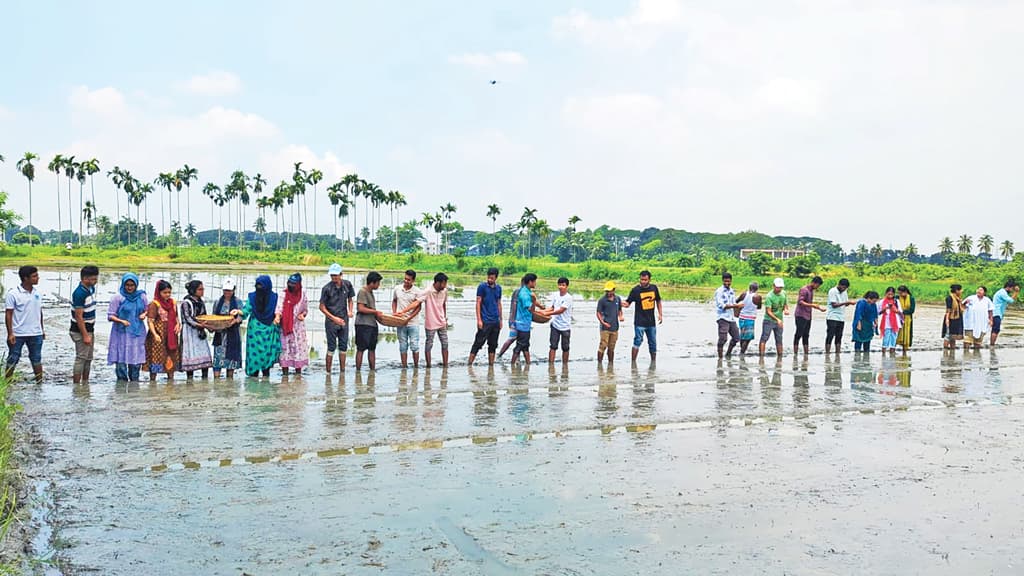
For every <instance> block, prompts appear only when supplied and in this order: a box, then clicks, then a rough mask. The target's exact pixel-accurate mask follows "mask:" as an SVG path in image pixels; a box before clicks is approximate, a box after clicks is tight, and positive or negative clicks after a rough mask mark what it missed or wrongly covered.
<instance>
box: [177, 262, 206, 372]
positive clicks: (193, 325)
mask: <svg viewBox="0 0 1024 576" xmlns="http://www.w3.org/2000/svg"><path fill="white" fill-rule="evenodd" d="M185 290H186V291H187V292H188V295H187V296H185V298H183V299H182V301H181V322H182V327H181V370H183V371H184V372H185V378H187V379H188V380H191V379H192V373H193V372H195V371H196V370H201V371H202V374H203V378H206V377H207V376H209V374H210V372H209V371H210V366H213V357H212V356H210V344H209V342H208V341H207V340H206V330H207V328H208V326H207V324H206V323H205V322H201V321H199V320H198V319H197V317H198V316H205V315H206V303H205V302H203V293H204V292H205V288H204V286H203V283H202V282H200V281H199V280H192V281H191V282H189V283H188V284H186V285H185Z"/></svg>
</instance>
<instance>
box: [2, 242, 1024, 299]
mask: <svg viewBox="0 0 1024 576" xmlns="http://www.w3.org/2000/svg"><path fill="white" fill-rule="evenodd" d="M335 261H337V262H340V263H342V264H343V265H344V266H345V267H346V268H347V269H349V270H379V271H382V272H394V273H400V272H401V271H403V270H405V269H407V268H413V269H415V270H417V271H419V272H421V273H433V272H445V273H447V274H449V275H451V276H452V277H453V278H455V279H457V280H458V281H459V282H460V283H463V282H470V281H472V280H473V279H475V278H479V277H480V276H482V275H483V274H484V273H485V272H486V270H487V268H489V267H491V266H496V267H498V268H499V269H500V270H501V272H502V276H503V277H505V278H517V277H519V276H520V275H522V274H524V273H526V272H534V273H536V274H537V275H538V276H540V278H541V282H540V285H541V287H542V288H543V289H545V290H546V289H549V288H554V285H555V280H556V279H557V278H558V277H559V276H565V277H567V278H569V279H570V280H572V281H573V283H574V286H576V287H580V288H584V289H586V290H588V291H599V290H600V286H601V284H603V283H604V282H605V281H607V280H614V281H616V282H618V283H620V284H621V285H624V286H630V285H632V284H633V283H634V282H635V281H636V279H637V276H638V274H639V272H640V271H641V270H644V269H647V270H650V271H651V272H652V274H653V276H654V281H655V282H656V283H658V284H659V285H660V286H662V287H663V288H664V291H665V295H666V296H667V297H670V298H682V299H689V300H703V299H706V298H708V297H710V296H711V294H712V293H713V291H714V290H715V288H716V287H717V286H718V285H719V283H720V275H721V272H722V270H729V271H730V272H732V273H733V275H734V276H735V281H734V285H735V286H736V287H737V288H743V287H746V285H747V284H748V283H749V282H751V281H755V280H756V281H758V282H760V283H761V284H762V285H764V286H767V285H768V284H769V283H770V282H771V280H772V279H773V278H774V277H776V276H782V277H784V278H786V280H787V284H788V288H789V289H790V290H791V291H792V290H795V289H796V288H797V287H799V286H800V285H802V284H803V283H805V282H806V279H805V278H795V277H788V276H786V275H785V274H784V273H782V272H781V271H782V270H784V263H782V262H776V263H775V265H774V266H773V267H771V268H770V269H768V270H764V271H762V273H761V274H754V273H752V272H751V270H750V266H749V265H748V263H746V262H742V261H740V260H737V259H734V258H726V259H722V260H711V261H708V262H706V263H705V264H704V265H702V266H699V267H692V268H680V267H678V266H672V265H668V264H666V263H664V262H657V261H652V262H645V261H641V260H624V261H596V260H589V261H586V262H579V263H572V262H558V261H556V260H555V259H553V258H531V259H526V258H519V257H515V256H504V255H499V256H475V257H474V256H466V257H458V256H451V255H428V254H423V253H413V254H390V253H369V252H355V253H334V252H322V253H316V252H307V251H302V252H300V251H296V250H293V251H272V252H258V251H252V250H244V251H243V250H239V249H237V248H217V247H210V246H197V247H189V248H179V249H176V250H157V249H147V248H93V247H82V248H76V249H73V250H65V249H63V248H58V247H52V246H37V247H33V248H29V247H27V246H5V247H3V248H0V265H4V266H8V267H13V266H17V265H21V264H27V263H30V264H35V265H37V266H43V267H74V266H81V265H84V264H86V263H95V264H99V265H100V266H106V267H113V268H118V269H132V270H168V269H174V268H186V269H195V268H196V267H197V265H199V266H202V267H207V268H211V269H212V268H217V269H239V270H247V271H251V270H252V269H253V268H257V269H260V270H267V271H287V270H294V269H320V268H323V267H324V266H326V265H328V264H330V263H331V262H335ZM814 273H815V274H819V275H821V276H822V277H823V278H824V279H825V286H826V287H829V286H831V285H833V284H835V282H836V281H838V280H839V278H843V277H845V278H849V279H850V282H851V284H852V286H851V291H852V293H853V294H855V295H859V294H863V293H864V292H865V291H867V290H878V291H882V290H884V289H885V287H887V286H897V285H900V284H906V285H908V286H909V287H910V288H911V290H912V291H913V293H914V294H915V296H916V297H917V298H918V300H919V301H921V302H922V303H928V302H932V303H938V302H941V301H942V299H943V298H944V297H945V295H946V293H947V292H948V290H949V285H950V284H951V283H954V282H957V283H960V284H963V285H964V286H965V288H966V289H967V291H968V292H972V291H973V289H974V288H975V287H977V286H978V285H980V284H984V285H986V286H988V287H989V288H990V291H994V290H995V289H996V288H997V287H999V286H1001V285H1002V283H1003V282H1004V280H1005V279H1006V278H1008V277H1014V278H1024V260H1021V259H1016V260H1014V261H1011V262H1009V263H1005V264H1002V263H978V264H972V265H969V266H962V267H961V266H942V265H935V264H913V263H910V262H906V261H902V260H896V261H893V262H889V263H887V264H883V265H881V266H871V265H866V264H857V265H854V266H846V265H831V266H830V265H822V266H818V267H817V268H816V269H815V272H814ZM505 284H509V282H508V280H506V281H505Z"/></svg>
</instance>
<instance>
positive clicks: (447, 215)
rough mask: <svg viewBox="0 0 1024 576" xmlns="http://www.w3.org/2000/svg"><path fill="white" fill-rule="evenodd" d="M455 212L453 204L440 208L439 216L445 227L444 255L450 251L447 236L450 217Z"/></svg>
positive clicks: (449, 241) (449, 228)
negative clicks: (442, 217)
mask: <svg viewBox="0 0 1024 576" xmlns="http://www.w3.org/2000/svg"><path fill="white" fill-rule="evenodd" d="M456 210H457V208H456V207H455V204H452V203H451V202H449V203H447V204H445V205H444V206H441V214H442V215H443V216H444V222H445V225H444V246H445V253H446V254H447V253H448V252H450V251H451V246H450V244H451V239H450V238H449V237H448V235H449V234H450V233H451V223H452V215H453V214H455V211H456Z"/></svg>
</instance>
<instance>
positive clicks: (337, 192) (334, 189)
mask: <svg viewBox="0 0 1024 576" xmlns="http://www.w3.org/2000/svg"><path fill="white" fill-rule="evenodd" d="M341 195H342V184H341V182H340V181H339V182H335V183H334V184H331V185H330V186H328V187H327V201H328V202H330V203H331V206H334V210H332V211H331V212H332V214H331V226H332V232H333V234H334V249H335V250H337V249H338V216H337V214H335V213H336V212H337V208H338V202H341Z"/></svg>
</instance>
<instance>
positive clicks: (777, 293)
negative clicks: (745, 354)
mask: <svg viewBox="0 0 1024 576" xmlns="http://www.w3.org/2000/svg"><path fill="white" fill-rule="evenodd" d="M785 287H786V282H785V281H784V280H783V279H782V278H776V279H775V281H774V282H772V291H771V292H770V293H769V294H768V296H766V297H765V298H764V322H763V323H762V324H761V341H760V343H758V346H757V353H758V355H759V356H760V357H761V358H764V349H765V345H767V344H768V339H769V338H771V337H772V335H774V336H775V355H776V357H777V358H778V359H779V360H780V361H781V360H782V330H783V327H784V324H783V323H782V318H783V316H786V315H788V314H789V303H788V302H787V301H786V293H785V292H783V291H782V289H783V288H785Z"/></svg>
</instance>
